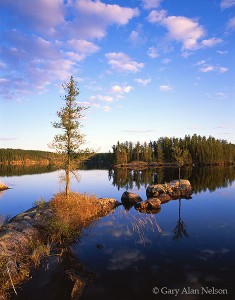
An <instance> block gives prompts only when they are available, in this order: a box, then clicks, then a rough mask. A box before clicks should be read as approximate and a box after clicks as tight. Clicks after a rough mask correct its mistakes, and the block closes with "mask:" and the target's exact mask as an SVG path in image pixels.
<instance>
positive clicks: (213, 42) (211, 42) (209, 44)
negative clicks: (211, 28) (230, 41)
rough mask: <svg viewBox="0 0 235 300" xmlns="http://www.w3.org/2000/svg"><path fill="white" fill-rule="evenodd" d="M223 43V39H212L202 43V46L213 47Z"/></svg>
mask: <svg viewBox="0 0 235 300" xmlns="http://www.w3.org/2000/svg"><path fill="white" fill-rule="evenodd" d="M222 42H223V40H222V39H218V38H210V39H208V40H203V41H201V45H202V46H203V47H213V46H215V45H217V44H220V43H222Z"/></svg>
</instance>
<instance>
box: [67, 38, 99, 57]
mask: <svg viewBox="0 0 235 300" xmlns="http://www.w3.org/2000/svg"><path fill="white" fill-rule="evenodd" d="M67 44H68V46H69V47H70V48H72V49H73V50H75V51H77V52H79V53H82V54H85V55H89V54H92V53H94V52H97V51H98V50H99V47H98V46H97V45H95V44H94V43H91V42H88V41H86V40H76V39H72V40H69V41H68V43H67Z"/></svg>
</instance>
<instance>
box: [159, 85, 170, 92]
mask: <svg viewBox="0 0 235 300" xmlns="http://www.w3.org/2000/svg"><path fill="white" fill-rule="evenodd" d="M159 90H160V91H162V92H167V91H171V90H173V87H172V86H170V85H160V86H159Z"/></svg>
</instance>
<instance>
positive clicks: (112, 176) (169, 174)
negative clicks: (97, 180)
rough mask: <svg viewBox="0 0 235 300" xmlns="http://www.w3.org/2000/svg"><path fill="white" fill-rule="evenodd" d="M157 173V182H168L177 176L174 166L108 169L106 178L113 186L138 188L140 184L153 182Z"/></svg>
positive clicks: (146, 184) (145, 184)
mask: <svg viewBox="0 0 235 300" xmlns="http://www.w3.org/2000/svg"><path fill="white" fill-rule="evenodd" d="M156 173H157V181H158V183H164V182H169V181H171V180H172V179H174V178H177V169H176V168H165V169H164V168H158V169H157V168H147V169H144V170H130V169H127V168H115V169H113V170H109V173H108V178H109V180H110V181H111V180H112V184H113V185H114V186H117V188H118V189H120V188H126V189H132V188H133V186H136V187H137V188H138V189H140V187H141V186H144V187H145V188H147V186H148V185H150V184H153V182H154V174H156Z"/></svg>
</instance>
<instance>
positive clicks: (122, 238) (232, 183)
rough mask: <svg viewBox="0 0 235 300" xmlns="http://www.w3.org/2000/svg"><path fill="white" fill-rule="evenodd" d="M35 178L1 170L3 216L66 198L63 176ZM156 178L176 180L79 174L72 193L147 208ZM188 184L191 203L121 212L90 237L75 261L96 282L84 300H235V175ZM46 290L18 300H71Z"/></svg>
mask: <svg viewBox="0 0 235 300" xmlns="http://www.w3.org/2000/svg"><path fill="white" fill-rule="evenodd" d="M35 172H36V171H33V170H27V168H26V169H25V170H23V171H22V169H21V168H19V167H18V168H16V167H15V168H13V167H12V168H11V169H9V168H8V169H7V168H5V169H4V168H3V167H2V169H1V172H0V175H1V176H0V181H3V182H4V183H5V184H7V185H8V186H9V187H10V188H11V189H10V190H6V191H4V192H1V194H0V214H1V215H5V216H7V215H10V216H14V215H16V214H18V213H20V212H22V211H25V210H27V209H29V208H31V207H32V205H33V203H34V202H35V200H40V199H41V197H44V198H45V199H46V200H49V199H50V198H51V197H52V196H53V194H55V193H57V192H60V191H62V190H63V184H62V183H61V180H60V177H61V176H60V175H61V174H62V172H61V171H58V170H56V171H52V170H50V169H43V168H42V169H41V170H39V171H38V172H37V173H38V174H35ZM156 172H157V174H158V181H159V183H164V182H169V181H171V180H173V179H177V169H170V168H168V169H159V170H156V169H148V170H143V171H134V170H132V171H131V170H127V169H118V170H117V171H114V170H79V172H78V175H79V181H77V180H76V179H73V180H72V189H73V190H74V191H78V192H81V193H83V192H88V193H90V194H96V195H97V197H111V198H115V199H117V200H119V201H120V199H121V195H122V193H123V192H124V191H126V190H128V191H132V192H135V193H138V194H139V195H140V196H141V197H142V199H143V200H145V199H146V194H145V191H146V187H147V186H148V185H149V184H151V183H152V181H153V174H154V173H156ZM182 178H185V179H189V180H190V182H191V184H192V187H193V191H194V193H193V195H192V199H190V200H186V199H181V200H173V201H170V202H168V203H165V204H163V205H162V207H161V211H160V212H159V213H157V214H145V213H140V212H138V211H137V210H135V208H134V207H133V208H131V209H130V210H129V211H127V210H125V209H124V207H123V206H119V207H118V208H117V209H116V210H115V211H114V212H113V213H111V214H109V215H108V216H106V217H103V218H102V219H100V220H98V221H97V222H96V223H95V224H94V225H93V226H91V227H90V228H89V229H87V230H85V231H84V234H83V235H82V237H81V239H80V240H79V242H77V243H76V244H75V245H73V247H72V249H73V254H74V255H75V257H76V258H77V260H79V261H81V262H82V264H83V265H84V268H85V269H86V270H87V271H89V272H91V273H92V274H94V276H93V278H92V280H91V281H90V282H89V283H88V284H87V287H86V288H85V291H84V293H83V295H82V297H81V299H84V300H90V299H104V300H106V299H124V300H132V299H192V300H194V299H207V297H209V298H210V299H217V298H219V297H220V299H221V298H222V297H223V298H222V299H235V286H234V282H233V281H234V270H235V218H234V213H235V168H234V167H207V168H201V169H198V168H192V169H184V170H182ZM45 272H46V271H45ZM51 288H54V289H58V290H60V287H59V286H58V287H56V286H53V287H51ZM63 288H65V289H66V287H63ZM48 290H49V287H48V286H47V287H46V285H45V284H44V285H43V283H42V281H40V284H39V280H32V282H31V283H30V284H29V283H28V284H26V286H25V288H22V292H21V294H20V296H19V298H17V299H42V298H43V299H44V300H46V299H51V300H53V299H68V298H66V296H63V291H61V292H60V295H61V298H58V296H57V298H53V297H52V296H49V292H48V293H47V291H48ZM50 295H51V294H50Z"/></svg>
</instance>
